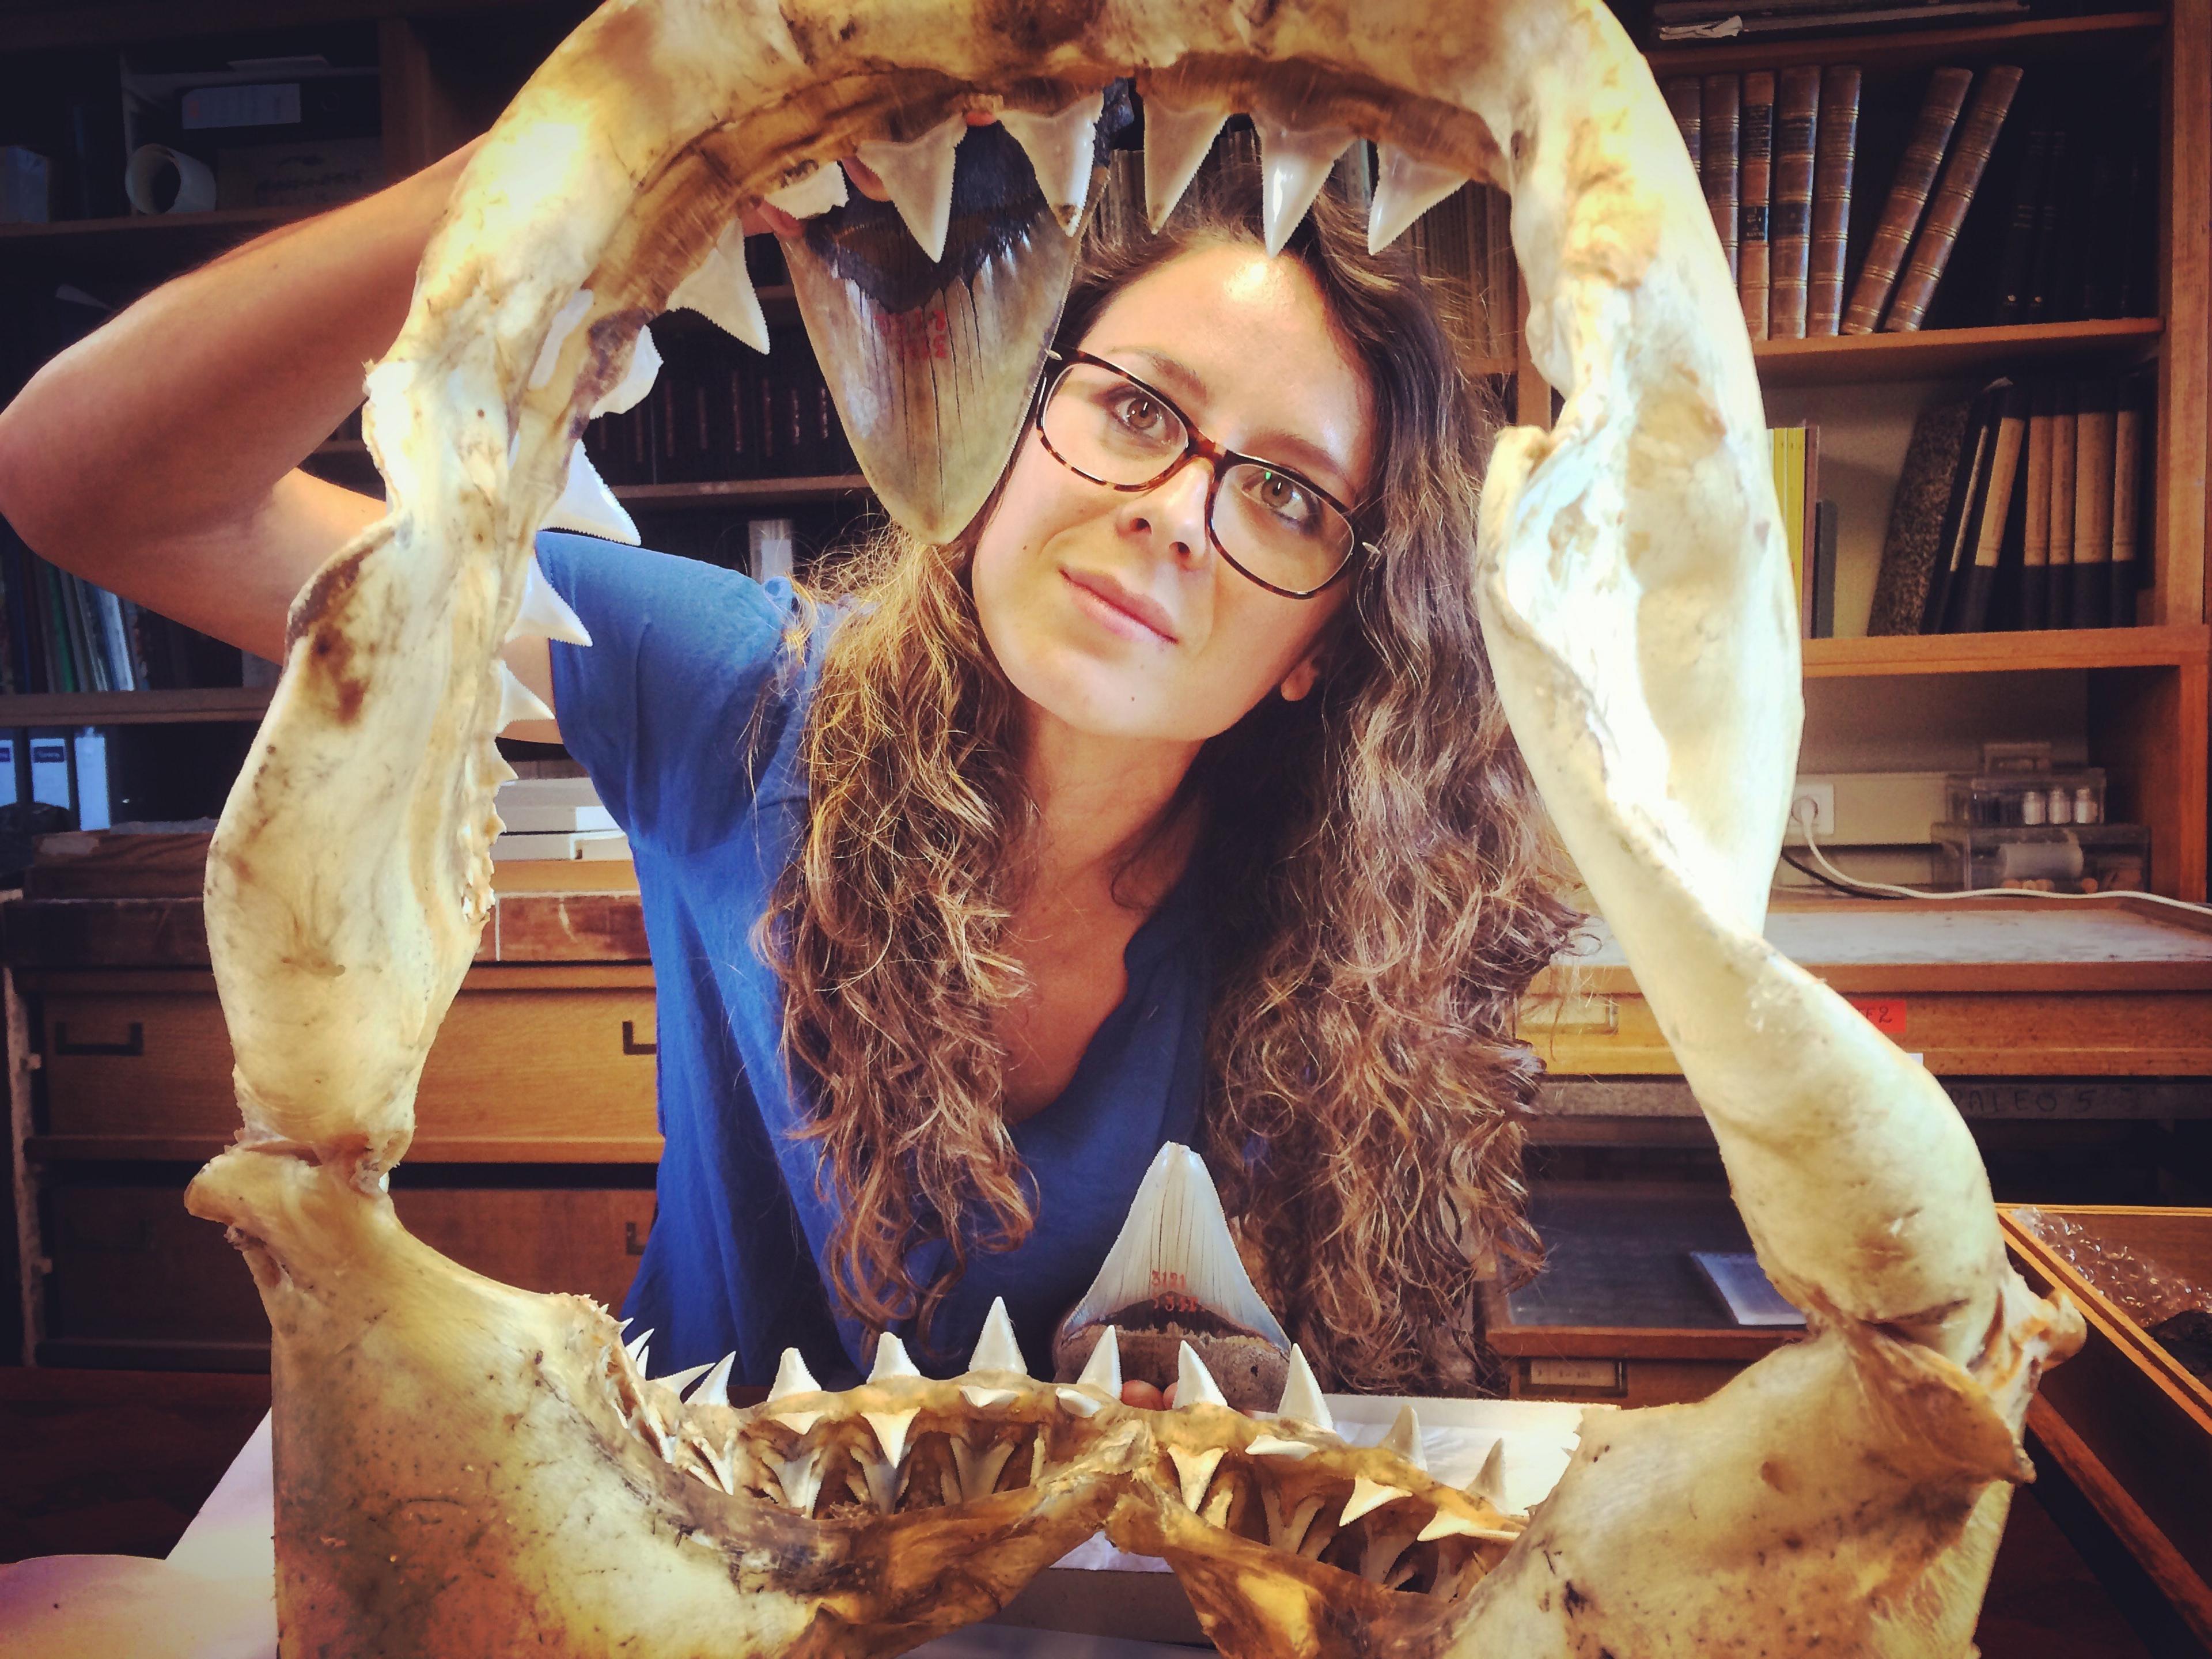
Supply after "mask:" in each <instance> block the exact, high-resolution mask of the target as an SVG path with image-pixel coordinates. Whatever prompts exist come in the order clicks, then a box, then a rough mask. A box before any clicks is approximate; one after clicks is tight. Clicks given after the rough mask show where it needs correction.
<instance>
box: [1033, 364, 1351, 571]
mask: <svg viewBox="0 0 2212 1659" xmlns="http://www.w3.org/2000/svg"><path fill="white" fill-rule="evenodd" d="M1047 356H1049V357H1050V358H1051V359H1052V361H1054V362H1057V363H1059V364H1060V368H1059V370H1058V372H1057V373H1055V374H1054V375H1053V377H1052V378H1051V380H1048V381H1047V382H1046V383H1045V388H1044V398H1043V413H1042V415H1041V416H1039V417H1038V420H1037V435H1038V436H1039V437H1040V438H1041V439H1042V441H1043V442H1044V447H1045V449H1046V452H1047V453H1049V454H1050V455H1051V456H1052V458H1053V459H1054V460H1056V461H1058V462H1059V463H1060V465H1062V466H1064V467H1066V469H1067V470H1068V471H1071V472H1073V473H1074V474H1075V475H1076V477H1079V478H1088V479H1089V480H1090V481H1091V483H1095V484H1103V485H1104V486H1105V487H1106V488H1107V489H1118V490H1122V491H1125V492H1127V493H1131V494H1133V493H1135V492H1137V491H1139V490H1145V489H1152V488H1154V487H1155V486H1157V485H1158V484H1161V483H1165V482H1166V481H1167V480H1168V478H1169V477H1171V476H1172V475H1173V474H1174V473H1176V471H1179V470H1180V469H1181V468H1182V465H1183V463H1184V462H1186V461H1188V460H1189V459H1190V458H1191V457H1192V456H1194V455H1196V456H1198V457H1200V459H1203V460H1205V461H1206V463H1207V465H1209V466H1210V467H1211V468H1212V473H1213V483H1212V487H1211V488H1210V489H1208V490H1207V491H1206V538H1207V539H1208V540H1210V541H1211V542H1212V544H1213V549H1214V551H1216V552H1217V553H1218V554H1220V555H1221V556H1222V557H1223V558H1224V559H1225V560H1227V561H1228V562H1229V564H1230V566H1231V568H1233V569H1235V570H1236V571H1237V574H1240V575H1243V576H1244V577H1246V578H1248V579H1249V580H1252V581H1255V582H1257V583H1258V584H1259V585H1260V586H1262V587H1264V588H1266V589H1267V591H1268V592H1270V593H1279V594H1281V595H1282V596H1283V597H1284V598H1285V599H1311V598H1313V597H1314V595H1316V593H1318V592H1321V591H1322V589H1323V588H1325V587H1327V586H1328V585H1329V584H1330V583H1332V582H1334V580H1336V579H1337V578H1338V577H1340V576H1341V575H1342V574H1344V573H1345V571H1346V568H1349V567H1350V565H1351V563H1352V555H1353V554H1355V553H1357V552H1358V550H1360V548H1361V547H1362V546H1364V545H1366V544H1364V543H1362V542H1361V541H1360V539H1359V537H1358V532H1356V531H1355V530H1353V528H1352V512H1351V509H1350V508H1348V507H1346V506H1345V505H1344V503H1343V502H1341V501H1338V500H1337V499H1336V498H1335V497H1334V496H1333V495H1330V494H1329V493H1328V491H1327V490H1325V489H1322V488H1321V487H1320V486H1319V485H1318V484H1316V483H1311V482H1310V481H1309V480H1307V479H1305V478H1302V477H1299V476H1298V475H1297V473H1295V472H1293V471H1291V470H1290V469H1289V468H1288V467H1283V466H1277V465H1275V464H1274V463H1273V461H1263V460H1261V459H1258V458H1257V457H1256V456H1252V455H1240V454H1238V453H1237V452H1236V451H1234V450H1229V449H1224V448H1222V447H1220V446H1219V445H1218V444H1216V443H1214V442H1212V441H1211V440H1209V439H1206V438H1204V437H1201V436H1200V435H1199V431H1198V428H1196V427H1194V426H1193V425H1192V424H1191V423H1190V419H1189V417H1188V416H1186V415H1185V414H1184V413H1183V412H1182V410H1180V409H1177V408H1176V406H1175V404H1174V402H1173V401H1172V400H1171V399H1170V398H1168V397H1167V396H1166V395H1165V394H1164V393H1163V392H1157V391H1155V390H1154V389H1153V388H1152V387H1151V386H1146V384H1145V383H1144V382H1143V381H1142V380H1139V379H1138V378H1137V377H1136V376H1135V375H1133V374H1130V373H1129V372H1128V371H1127V370H1126V369H1122V368H1115V366H1114V365H1113V364H1112V363H1109V362H1107V361H1106V360H1105V359H1104V358H1103V357H1094V356H1091V354H1090V353H1089V352H1087V351H1070V352H1058V351H1054V352H1050V353H1048V354H1047Z"/></svg>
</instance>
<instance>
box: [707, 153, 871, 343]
mask: <svg viewBox="0 0 2212 1659" xmlns="http://www.w3.org/2000/svg"><path fill="white" fill-rule="evenodd" d="M843 176H844V175H843V173H839V174H838V177H840V178H842V177H843ZM668 304H669V308H670V309H671V310H675V309H678V308H680V309H682V310H684V311H696V312H697V313H699V314H700V315H701V316H702V317H704V318H705V319H707V320H708V322H710V323H712V324H714V326H715V327H717V328H719V329H720V330H721V331H722V332H723V333H725V334H727V335H729V336H731V337H733V338H735V339H738V340H742V341H744V343H746V344H747V345H749V346H750V347H751V348H752V349H754V350H755V351H757V352H760V353H761V354H763V356H765V355H766V354H767V351H768V318H767V316H766V314H765V313H763V312H762V310H761V302H760V295H757V294H756V293H754V292H753V279H752V273H751V272H750V271H749V270H746V269H745V232H744V226H743V225H741V224H739V223H737V222H734V221H733V222H731V223H730V224H729V225H727V226H726V227H725V228H724V229H723V231H722V234H721V235H720V237H718V238H716V240H715V242H714V246H713V247H711V248H709V249H708V250H707V257H706V258H703V259H702V260H701V261H700V262H699V266H698V269H697V270H694V271H693V272H692V273H691V274H690V276H686V277H685V278H684V280H683V281H682V282H680V283H677V285H676V287H675V289H674V291H673V292H671V294H670V295H669V296H668Z"/></svg>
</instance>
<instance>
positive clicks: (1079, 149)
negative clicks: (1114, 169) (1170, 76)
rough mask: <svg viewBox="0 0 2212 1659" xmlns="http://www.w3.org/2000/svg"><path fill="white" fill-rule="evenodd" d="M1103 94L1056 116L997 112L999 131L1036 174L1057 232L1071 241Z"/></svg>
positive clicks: (1087, 194) (1085, 192) (1086, 195)
mask: <svg viewBox="0 0 2212 1659" xmlns="http://www.w3.org/2000/svg"><path fill="white" fill-rule="evenodd" d="M1105 108H1106V94H1104V93H1103V92H1094V93H1092V94H1091V96H1090V97H1088V98H1079V99H1077V100H1075V102H1073V103H1072V104H1070V105H1069V106H1067V107H1066V109H1064V110H1062V111H1060V113H1059V114H1057V115H1032V114H1030V113H1028V112H1026V111H1023V110H1018V109H1008V110H1000V112H999V125H1000V126H1002V127H1004V128H1006V131H1008V132H1010V133H1012V135H1013V139H1014V142H1015V143H1018V144H1019V145H1020V146H1021V147H1022V152H1023V154H1024V155H1027V156H1028V157H1029V158H1030V167H1034V168H1035V169H1036V181H1037V188H1038V189H1039V190H1041V191H1043V192H1044V204H1045V205H1046V206H1047V207H1048V208H1050V209H1051V210H1052V216H1053V217H1054V218H1055V219H1057V220H1059V221H1060V228H1061V229H1062V230H1064V231H1066V233H1067V234H1069V235H1071V236H1073V235H1074V234H1075V233H1076V231H1077V230H1078V229H1079V228H1081V226H1082V223H1083V206H1084V204H1085V202H1087V201H1089V200H1090V199H1091V172H1092V170H1093V166H1094V162H1095V161H1096V158H1097V144H1098V118H1099V116H1100V115H1101V114H1102V113H1103V112H1104V111H1105Z"/></svg>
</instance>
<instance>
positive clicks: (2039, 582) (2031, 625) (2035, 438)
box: [2020, 381, 2054, 629]
mask: <svg viewBox="0 0 2212 1659" xmlns="http://www.w3.org/2000/svg"><path fill="white" fill-rule="evenodd" d="M2053 406H2054V402H2053V393H2052V390H2051V385H2050V383H2049V382H2048V381H2039V382H2038V383H2037V385H2036V388H2035V392H2034V393H2033V397H2032V398H2031V400H2030V402H2029V404H2028V415H2027V462H2026V465H2027V490H2026V494H2025V496H2024V498H2023V501H2022V503H2021V505H2022V507H2023V522H2022V525H2021V556H2020V562H2021V588H2020V625H2021V627H2022V628H2027V629H2036V628H2042V627H2044V626H2045V625H2047V623H2049V621H2050V618H2051V410H2052V408H2053Z"/></svg>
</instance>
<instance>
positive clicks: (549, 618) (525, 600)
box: [507, 553, 629, 1329]
mask: <svg viewBox="0 0 2212 1659" xmlns="http://www.w3.org/2000/svg"><path fill="white" fill-rule="evenodd" d="M530 637H535V638H539V639H548V640H560V641H563V642H564V643H566V644H568V645H589V644H590V643H591V642H592V635H591V632H590V630H589V629H586V628H585V626H584V620H583V618H582V617H579V616H578V615H577V614H576V613H575V612H574V611H572V610H570V609H569V608H568V600H566V599H562V597H561V596H560V595H559V594H558V593H556V592H554V591H553V584H552V583H551V582H549V581H547V580H545V572H544V570H543V569H542V568H539V566H538V556H537V555H536V554H535V553H533V554H532V555H531V556H530V559H529V562H527V563H526V565H525V567H524V568H523V573H522V603H521V605H520V606H518V607H517V608H516V610H515V613H514V622H513V625H512V626H511V627H509V628H508V629H507V639H508V641H514V640H519V639H524V638H530ZM628 1325H629V1322H627V1321H625V1322H623V1328H625V1329H627V1328H628Z"/></svg>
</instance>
